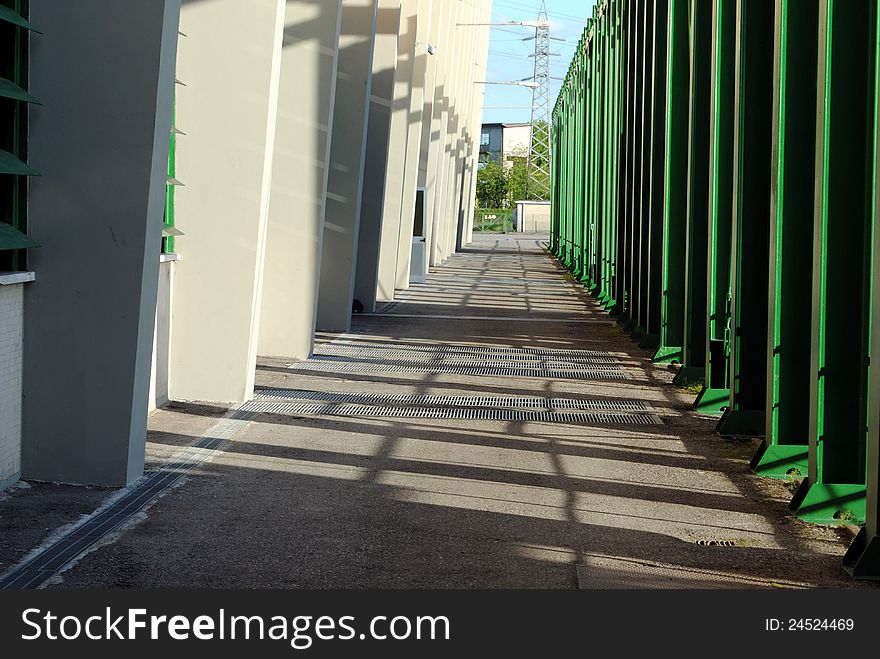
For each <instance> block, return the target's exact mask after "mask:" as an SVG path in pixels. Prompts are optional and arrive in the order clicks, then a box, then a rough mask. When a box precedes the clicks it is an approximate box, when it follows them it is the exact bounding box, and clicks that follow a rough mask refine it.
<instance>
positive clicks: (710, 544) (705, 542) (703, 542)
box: [697, 540, 736, 547]
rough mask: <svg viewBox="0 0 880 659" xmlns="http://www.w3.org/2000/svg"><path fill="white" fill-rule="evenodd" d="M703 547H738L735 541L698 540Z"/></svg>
mask: <svg viewBox="0 0 880 659" xmlns="http://www.w3.org/2000/svg"><path fill="white" fill-rule="evenodd" d="M697 544H698V545H701V546H703V547H736V541H735V540H697Z"/></svg>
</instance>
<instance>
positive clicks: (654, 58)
mask: <svg viewBox="0 0 880 659" xmlns="http://www.w3.org/2000/svg"><path fill="white" fill-rule="evenodd" d="M668 12H669V7H668V0H655V2H654V12H653V34H654V36H653V50H652V53H651V63H650V65H651V81H652V82H651V115H650V122H651V130H650V135H651V140H650V154H651V160H650V166H649V178H648V180H649V188H648V199H649V206H648V217H647V219H648V232H647V248H648V249H647V274H648V277H647V282H646V284H647V286H646V288H645V301H646V305H645V314H644V319H645V320H644V326H643V327H644V331H645V334H644V336H643V337H642V339H641V341H640V342H639V347H641V348H644V349H646V350H656V349H657V347H658V346H659V345H660V324H661V313H660V311H661V305H662V300H663V271H662V266H663V260H662V257H663V218H664V212H663V205H664V204H663V190H664V182H665V179H666V176H665V170H666V93H667V87H666V74H667V71H666V52H667V39H668V35H667V33H668V23H669V16H668Z"/></svg>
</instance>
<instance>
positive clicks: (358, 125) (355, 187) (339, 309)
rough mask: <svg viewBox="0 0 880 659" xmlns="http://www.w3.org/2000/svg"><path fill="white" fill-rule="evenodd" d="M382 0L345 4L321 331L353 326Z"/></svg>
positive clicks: (321, 286) (320, 304)
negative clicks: (365, 163)
mask: <svg viewBox="0 0 880 659" xmlns="http://www.w3.org/2000/svg"><path fill="white" fill-rule="evenodd" d="M377 4H378V0H343V2H342V28H341V31H340V35H339V60H338V63H337V79H336V98H335V101H334V114H333V130H332V135H331V138H330V139H331V145H330V179H329V181H328V184H327V209H326V215H325V219H324V242H323V245H322V247H321V254H322V255H321V274H320V283H319V286H318V319H317V328H318V329H319V330H324V331H333V332H346V331H348V329H349V327H350V326H351V305H352V299H353V289H354V276H355V267H356V261H355V259H356V255H357V243H358V232H359V227H360V213H361V197H362V192H363V180H364V179H363V171H364V159H365V157H366V144H367V116H368V113H369V98H370V86H371V78H372V66H373V64H372V63H373V44H374V35H375V31H376V11H377Z"/></svg>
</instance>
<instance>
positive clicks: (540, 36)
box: [526, 1, 552, 199]
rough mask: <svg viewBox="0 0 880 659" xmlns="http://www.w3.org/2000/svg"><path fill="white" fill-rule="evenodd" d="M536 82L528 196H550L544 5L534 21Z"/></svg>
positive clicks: (547, 28) (548, 54) (547, 35)
mask: <svg viewBox="0 0 880 659" xmlns="http://www.w3.org/2000/svg"><path fill="white" fill-rule="evenodd" d="M534 38H535V53H534V55H533V56H532V57H534V58H535V75H534V78H533V80H534V82H535V86H534V87H533V90H532V120H531V128H532V137H531V141H530V144H529V161H528V178H527V180H526V197H527V198H528V199H549V198H550V57H551V55H552V53H551V52H550V21H549V20H548V18H547V7H546V6H545V4H544V2H543V1H542V2H541V11H540V12H539V13H538V20H537V21H536V22H535V37H534Z"/></svg>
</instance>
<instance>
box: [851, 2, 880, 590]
mask: <svg viewBox="0 0 880 659" xmlns="http://www.w3.org/2000/svg"><path fill="white" fill-rule="evenodd" d="M874 25H875V38H874V44H875V49H876V54H875V56H874V117H873V125H874V142H873V146H874V149H873V153H872V163H873V171H872V177H871V181H872V182H873V188H872V198H871V202H872V203H871V216H872V221H873V222H872V241H871V245H872V252H873V253H872V261H871V263H872V265H871V335H870V345H871V348H870V350H871V352H870V359H871V363H872V364H875V365H876V364H880V43H878V42H880V12H878V16H877V19H876V22H875V24H874ZM874 368H875V369H876V366H875V367H874ZM872 380H873V382H872V385H873V386H871V387H870V392H869V399H868V405H869V413H868V447H867V501H866V509H865V525H864V527H862V529H861V531H859V534H858V535H857V536H856V538H855V540H854V541H853V543H852V545H850V548H849V550H848V551H847V552H846V556H844V558H843V566H844V568H845V569H846V570H847V572H849V573H850V574H851V575H852V576H853V577H855V578H856V579H873V580H880V386H878V382H877V377H876V375H874V376H873V377H872Z"/></svg>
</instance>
